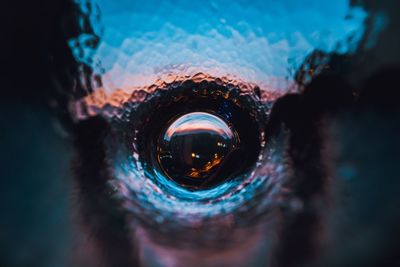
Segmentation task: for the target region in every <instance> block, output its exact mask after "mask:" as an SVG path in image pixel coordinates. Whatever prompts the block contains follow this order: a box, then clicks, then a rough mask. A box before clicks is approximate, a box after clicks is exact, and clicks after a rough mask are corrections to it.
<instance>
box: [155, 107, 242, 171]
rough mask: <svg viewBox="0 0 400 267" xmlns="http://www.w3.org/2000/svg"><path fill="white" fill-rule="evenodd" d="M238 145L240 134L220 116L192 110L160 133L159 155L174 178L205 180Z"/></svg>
mask: <svg viewBox="0 0 400 267" xmlns="http://www.w3.org/2000/svg"><path fill="white" fill-rule="evenodd" d="M238 144H239V138H238V136H237V134H236V133H235V131H234V130H233V129H231V128H230V127H229V126H228V124H227V123H225V122H224V121H223V120H222V119H221V118H219V117H217V116H215V115H212V114H210V113H206V112H192V113H188V114H185V115H183V116H181V117H179V118H178V119H176V120H175V121H173V122H172V124H171V125H169V126H168V127H167V129H166V130H165V131H164V132H163V133H162V134H161V136H160V140H159V144H158V149H157V150H158V155H157V157H158V161H159V163H160V165H161V167H162V169H163V170H164V171H165V173H166V175H167V176H169V177H170V178H172V179H174V178H177V177H179V178H180V177H187V178H194V179H205V178H209V177H211V176H212V175H213V174H215V172H216V171H217V170H218V169H219V167H221V164H222V162H223V161H224V159H225V158H226V157H227V156H228V155H229V154H230V153H232V151H234V150H235V149H236V148H237V146H238Z"/></svg>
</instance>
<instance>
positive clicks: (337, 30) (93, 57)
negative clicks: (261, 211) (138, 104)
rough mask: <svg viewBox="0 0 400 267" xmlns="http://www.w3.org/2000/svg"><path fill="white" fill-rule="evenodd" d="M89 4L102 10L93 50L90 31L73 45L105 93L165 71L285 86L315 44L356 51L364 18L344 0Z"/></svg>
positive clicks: (150, 79)
mask: <svg viewBox="0 0 400 267" xmlns="http://www.w3.org/2000/svg"><path fill="white" fill-rule="evenodd" d="M86 2H87V1H82V2H81V3H82V5H83V3H86ZM93 3H95V4H97V5H98V7H99V9H100V14H101V22H100V23H98V22H97V21H96V20H94V19H93V21H94V24H95V25H94V26H95V29H96V31H97V33H98V34H99V35H100V43H99V45H98V47H97V49H96V50H93V49H92V48H90V47H89V46H86V47H85V45H83V47H82V46H81V47H79V44H83V43H84V42H87V41H88V40H90V36H88V35H82V36H81V37H80V38H78V39H76V40H71V42H70V45H71V47H73V48H74V51H75V55H76V57H77V58H78V59H79V60H81V61H85V62H87V63H89V64H90V65H91V66H92V68H93V69H94V71H95V73H98V74H102V81H103V85H104V89H105V90H106V92H111V91H113V90H115V89H116V88H124V87H126V86H145V85H149V84H151V83H152V82H154V80H155V79H157V78H158V77H160V76H162V75H163V73H179V74H182V73H188V74H194V73H197V72H205V73H208V74H211V75H213V76H221V75H227V74H229V75H233V76H237V77H240V78H241V79H244V80H246V81H248V82H258V83H266V84H268V85H270V86H272V87H273V88H277V89H285V88H286V87H287V84H288V82H290V80H291V78H292V76H293V74H294V72H295V71H296V69H297V68H298V67H299V66H300V64H301V63H302V62H303V60H304V59H305V57H306V56H307V55H309V54H310V53H311V52H312V51H313V50H315V49H320V50H323V51H326V52H331V51H337V52H341V53H345V52H349V51H351V50H352V49H354V48H355V47H356V45H357V42H358V40H359V39H360V37H361V36H362V34H363V21H364V19H365V17H366V13H365V12H364V11H363V10H362V9H359V8H354V7H350V6H349V3H348V0H335V1H330V0H306V1H296V0H284V1H272V0H260V1H223V0H222V1H159V0H157V1H154V0H149V1H136V0H119V1H109V0H97V1H93ZM83 6H85V5H83ZM93 14H96V12H92V14H91V16H92V17H94V18H96V16H95V15H93ZM350 37H354V38H353V39H352V41H351V42H350V41H349V38H350ZM78 48H79V49H78ZM82 52H83V53H82Z"/></svg>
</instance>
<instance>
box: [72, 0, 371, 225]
mask: <svg viewBox="0 0 400 267" xmlns="http://www.w3.org/2000/svg"><path fill="white" fill-rule="evenodd" d="M86 2H87V1H81V3H82V6H85V5H84V3H86ZM96 4H97V5H98V7H99V9H100V14H101V22H95V31H96V33H97V34H98V35H99V36H100V40H99V44H98V45H97V46H96V47H93V46H90V45H85V43H90V40H91V38H94V37H93V36H88V35H82V36H80V37H79V38H77V39H73V40H70V42H69V44H70V46H71V48H72V50H73V52H74V55H75V57H76V58H77V59H78V60H80V61H82V62H85V63H87V64H90V66H91V67H92V68H93V70H94V73H96V74H100V75H101V78H102V82H103V87H104V88H102V89H104V90H105V92H108V93H109V92H112V91H114V90H115V89H116V88H125V87H134V86H148V85H151V84H152V83H154V81H155V80H157V79H159V78H160V77H162V76H163V75H167V74H171V73H172V74H185V75H190V74H194V73H197V72H204V73H208V74H210V75H212V76H214V77H220V76H223V75H231V76H235V77H239V78H241V79H242V80H245V81H247V82H255V83H257V84H268V85H270V87H269V88H278V89H280V90H288V85H289V84H291V83H292V82H293V75H294V73H295V72H296V70H297V69H298V68H299V66H300V65H301V64H302V62H303V61H304V59H305V58H306V57H307V56H308V55H310V53H312V52H313V51H314V50H316V49H319V50H322V51H325V52H332V51H336V52H338V53H349V52H352V51H353V50H354V49H355V48H356V47H357V44H358V42H359V40H360V39H361V37H362V35H363V33H364V29H363V22H364V20H365V18H366V16H367V14H366V13H365V11H364V10H362V9H360V8H355V7H350V5H349V1H348V0H335V1H332V0H326V1H322V0H305V1H297V0H285V1H272V0H259V1H251V3H250V2H249V1H225V0H223V1H183V0H182V1H154V0H153V1H151V0H150V1H132V0H120V1H110V0H97V1H96ZM350 37H352V38H351V40H352V42H349V38H350ZM261 90H263V88H261ZM133 147H134V148H135V147H136V146H135V144H133ZM134 150H135V149H134ZM276 151H278V150H272V149H266V151H264V154H263V155H260V159H259V162H258V163H257V167H256V168H255V169H254V170H253V171H252V172H251V173H249V174H248V176H247V177H244V178H246V179H233V180H231V181H229V182H227V183H223V184H221V185H219V186H217V187H215V188H213V189H210V190H204V191H198V192H190V191H188V190H186V189H183V188H182V187H180V186H178V185H177V184H175V183H174V182H171V181H170V180H168V179H165V177H163V176H162V174H160V173H158V172H157V171H155V174H152V173H148V172H146V171H145V170H144V168H143V167H142V166H141V163H140V162H139V160H138V151H134V152H133V153H131V152H130V151H129V152H126V153H125V152H123V151H118V153H117V154H118V155H110V157H109V158H110V159H112V162H111V166H114V168H113V171H114V175H115V177H116V181H114V183H113V186H114V187H115V188H116V191H117V192H118V194H119V195H120V196H121V197H122V198H123V199H124V200H125V201H124V203H125V204H124V205H125V208H126V209H128V210H130V211H133V212H134V213H135V214H136V215H137V217H139V218H140V219H142V220H143V221H147V222H152V223H154V222H155V223H159V224H161V223H163V222H164V221H168V220H170V221H174V222H177V224H172V226H175V227H180V226H182V225H190V224H191V223H194V222H196V221H202V220H204V219H207V218H215V216H223V215H226V214H233V213H234V214H237V216H240V215H238V214H239V211H240V212H245V210H246V209H250V208H252V206H251V205H249V202H250V200H255V199H256V197H257V196H259V195H265V194H268V197H263V198H261V199H259V200H258V202H257V203H254V205H257V210H256V212H259V213H261V212H263V211H265V208H266V207H267V206H268V205H270V204H271V202H274V201H276V199H274V193H276V191H277V190H278V188H279V187H280V183H281V182H282V176H283V169H284V168H283V167H282V164H283V160H282V157H283V156H282V155H280V154H279V153H277V152H276ZM245 204H246V205H245ZM163 227H166V225H165V224H164V225H163Z"/></svg>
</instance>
